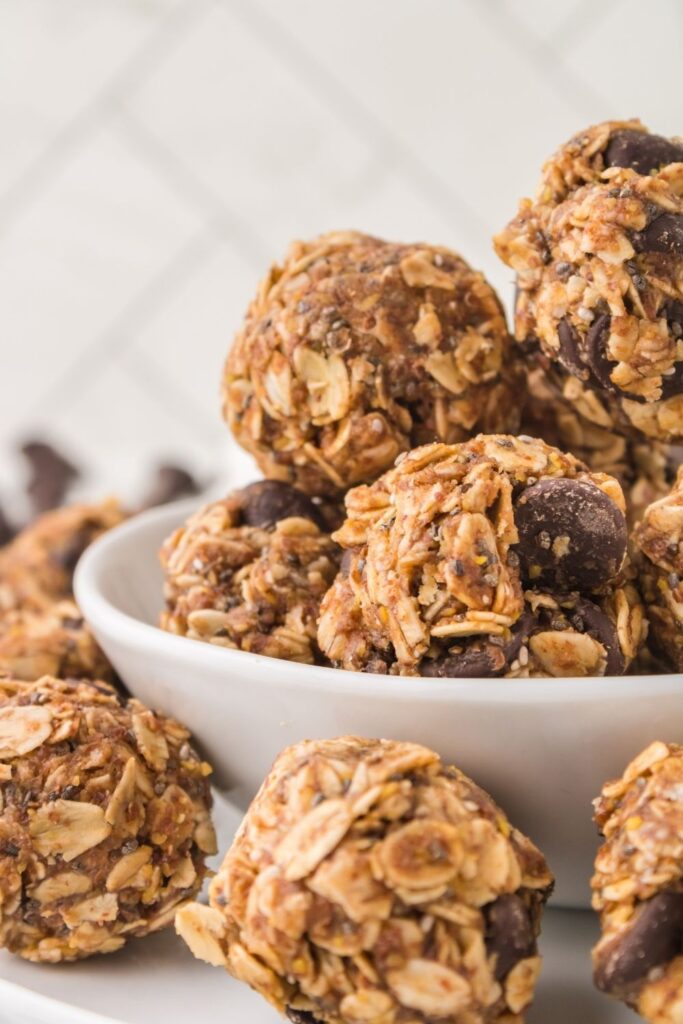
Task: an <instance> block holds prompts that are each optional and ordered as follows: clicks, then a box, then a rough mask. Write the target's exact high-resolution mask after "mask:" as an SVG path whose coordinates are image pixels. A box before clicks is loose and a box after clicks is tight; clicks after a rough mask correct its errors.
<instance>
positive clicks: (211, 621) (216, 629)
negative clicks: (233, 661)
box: [161, 480, 341, 663]
mask: <svg viewBox="0 0 683 1024" xmlns="http://www.w3.org/2000/svg"><path fill="white" fill-rule="evenodd" d="M340 557H341V552H340V550H339V548H338V547H337V545H336V544H335V543H334V542H333V541H332V540H331V538H330V536H329V534H328V533H327V532H326V531H325V515H324V511H323V510H322V509H321V508H320V507H319V506H318V505H315V504H314V503H313V501H312V500H311V499H310V498H309V497H308V495H306V494H304V493H303V491H300V490H298V489H297V488H295V487H292V486H290V485H289V484H286V483H282V482H281V481H277V480H262V481H259V482H257V483H254V484H250V485H249V486H248V487H245V488H243V489H242V490H240V491H235V492H234V493H233V494H231V495H230V496H229V497H227V498H224V499H222V500H220V501H215V502H212V503H211V504H210V505H206V506H205V507H204V508H202V509H200V510H199V512H197V513H196V514H195V515H193V516H192V517H191V518H190V519H189V520H188V521H187V523H186V524H185V525H184V526H182V527H180V529H178V530H176V531H175V533H173V534H172V535H171V536H170V537H169V538H168V540H167V541H166V542H165V543H164V545H163V547H162V549H161V563H162V566H163V569H164V575H165V591H164V593H165V597H166V610H165V611H164V612H162V615H161V626H162V628H163V629H166V630H168V631H169V632H172V633H177V634H180V635H182V636H188V637H191V638H193V639H195V640H204V641H206V642H208V643H212V644H217V645H219V646H223V647H231V648H238V649H240V650H243V651H252V652H254V653H256V654H264V655H267V656H269V657H272V658H283V659H286V660H290V661H299V662H309V663H310V662H313V661H316V660H320V652H319V650H318V647H317V643H316V623H317V619H318V613H319V610H320V601H321V600H322V597H323V595H324V594H325V592H326V591H327V589H328V587H329V586H330V584H331V583H332V580H333V579H334V577H335V574H336V572H337V568H338V566H339V560H340Z"/></svg>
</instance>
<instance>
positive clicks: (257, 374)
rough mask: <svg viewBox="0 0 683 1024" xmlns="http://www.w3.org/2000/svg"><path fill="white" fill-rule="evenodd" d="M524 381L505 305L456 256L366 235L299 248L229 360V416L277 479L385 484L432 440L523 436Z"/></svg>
mask: <svg viewBox="0 0 683 1024" xmlns="http://www.w3.org/2000/svg"><path fill="white" fill-rule="evenodd" d="M523 397H524V377H523V374H522V373H521V371H520V368H519V364H518V361H517V356H516V355H515V353H514V346H513V345H512V342H511V339H510V337H509V335H508V331H507V327H506V323H505V316H504V313H503V310H502V307H501V305H500V301H499V299H498V297H497V295H496V294H495V292H494V291H493V289H492V288H491V286H490V285H489V284H488V282H487V281H486V279H485V278H484V277H483V275H482V274H480V273H478V272H477V271H474V270H472V269H471V267H469V266H468V264H467V263H465V261H464V260H463V259H462V258H461V257H460V256H458V255H457V254H456V253H453V252H450V251H449V250H448V249H444V248H438V247H434V246H429V245H424V244H417V245H397V244H394V243H390V242H384V241H381V240H380V239H377V238H371V237H369V236H367V235H361V234H358V233H356V232H343V233H336V234H328V235H323V236H322V237H320V238H317V239H314V240H313V241H312V242H308V243H304V242H296V243H294V245H292V247H291V248H290V250H289V253H288V254H287V258H286V260H285V263H284V265H283V266H281V267H280V266H276V267H274V268H273V269H272V270H271V272H270V274H269V275H268V277H267V278H266V280H265V281H264V282H263V284H262V286H261V288H260V291H259V293H258V295H257V296H256V298H255V299H254V301H253V302H252V304H251V306H250V308H249V311H248V313H247V318H246V322H245V324H244V327H243V328H242V330H241V331H240V332H239V333H238V335H237V337H236V339H235V341H234V344H233V347H232V350H231V352H230V354H229V356H228V360H227V363H226V367H225V375H224V379H223V398H224V413H225V418H226V420H227V421H228V423H229V425H230V427H231V429H232V431H233V433H234V435H235V437H236V438H237V440H238V441H239V443H240V444H241V445H242V446H243V447H244V448H246V449H247V450H248V451H249V452H251V453H252V455H254V457H255V458H256V461H257V462H258V464H259V466H260V468H261V470H262V471H263V472H264V473H265V475H266V476H268V477H272V478H274V479H278V480H285V481H289V482H291V483H295V484H297V485H298V486H299V487H301V488H302V489H303V490H305V491H307V492H308V493H310V494H336V493H339V492H342V491H344V490H345V489H346V488H347V487H349V486H351V485H353V484H358V483H361V482H364V481H368V482H369V481H371V480H374V479H375V478H376V477H377V476H379V475H380V473H383V472H384V471H385V470H386V469H388V468H389V467H390V466H391V464H392V463H393V461H394V459H395V458H396V456H397V455H398V454H399V453H400V452H403V451H406V450H407V449H409V448H411V447H413V446H414V445H416V444H421V443H423V442H425V441H431V440H436V439H437V438H440V439H441V440H444V441H448V442H454V441H461V440H464V439H465V438H467V437H470V436H471V435H472V434H474V433H477V432H478V431H479V430H516V429H517V427H518V425H519V415H520V408H521V405H522V404H523Z"/></svg>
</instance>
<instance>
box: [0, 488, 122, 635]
mask: <svg viewBox="0 0 683 1024" xmlns="http://www.w3.org/2000/svg"><path fill="white" fill-rule="evenodd" d="M124 518H125V513H124V511H123V509H122V508H121V506H120V505H119V504H118V502H117V501H114V500H113V499H108V500H107V501H103V502H101V503H100V504H97V505H70V506H67V507H65V508H60V509H56V510H55V511H53V512H47V513H46V514H45V515H43V516H41V517H40V518H39V519H37V520H36V522H35V523H33V524H32V525H31V526H28V527H26V529H25V530H23V531H22V532H21V533H20V534H19V535H18V536H17V537H15V538H14V540H13V541H12V542H11V543H10V544H8V545H7V546H6V547H4V548H2V549H1V550H0V617H2V615H3V614H5V613H7V612H9V611H14V610H16V609H22V610H25V611H37V612H42V611H45V610H47V609H48V608H49V607H50V605H52V604H53V603H54V602H55V601H61V600H63V599H65V598H70V597H72V583H73V574H74V570H75V568H76V563H77V562H78V559H79V558H80V557H81V555H82V554H83V552H84V551H85V549H86V548H87V547H88V545H89V544H91V543H92V542H93V541H94V540H96V539H97V538H98V537H99V536H100V535H101V534H103V533H104V532H105V531H106V530H109V529H111V528H112V527H113V526H117V525H118V524H119V523H120V522H122V521H123V519H124Z"/></svg>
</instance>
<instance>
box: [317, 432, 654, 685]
mask: <svg viewBox="0 0 683 1024" xmlns="http://www.w3.org/2000/svg"><path fill="white" fill-rule="evenodd" d="M346 509H347V520H346V522H345V524H344V526H343V527H342V528H341V529H340V530H338V531H337V532H336V533H335V534H334V538H335V539H336V540H337V541H338V542H339V543H340V544H341V545H342V546H343V547H344V548H345V549H346V551H345V554H344V559H343V561H342V569H341V572H340V573H339V575H338V577H337V579H336V580H335V583H334V584H333V586H332V587H331V588H330V590H329V591H328V593H327V595H326V596H325V599H324V601H323V604H322V608H321V616H320V624H319V629H318V641H319V643H320V647H321V650H322V651H323V652H324V653H325V654H326V655H327V657H328V658H330V660H331V661H332V662H333V663H335V664H337V665H339V666H341V667H343V668H347V669H356V670H360V671H366V672H391V673H398V674H401V675H413V676H415V675H423V676H447V677H478V676H546V675H551V676H591V675H620V674H621V673H623V672H624V671H625V670H626V668H627V667H628V665H629V663H630V662H631V660H632V659H633V658H634V656H635V654H636V653H637V650H638V647H639V646H640V643H641V640H642V634H643V632H644V626H643V613H642V607H641V604H640V600H639V597H638V595H637V592H636V590H635V587H634V586H633V585H632V584H631V583H630V582H629V581H628V578H627V576H628V572H629V571H630V567H629V565H628V561H627V555H626V546H627V540H628V532H627V528H626V520H625V516H624V498H623V494H622V491H621V488H620V486H619V484H618V483H617V481H616V480H615V479H613V478H612V477H610V476H607V475H606V474H604V473H590V472H589V471H588V470H587V469H586V467H585V466H584V465H583V464H582V463H580V462H579V461H578V460H577V459H575V458H574V457H573V456H571V455H565V454H563V453H562V452H560V451H559V450H558V449H556V448H551V447H550V446H549V445H547V444H545V443H544V442H543V441H540V440H534V439H532V438H528V437H510V436H504V435H492V436H486V435H482V436H481V437H478V438H475V439H474V440H472V441H468V442H466V443H463V444H459V445H443V444H432V445H425V446H424V447H422V448H417V449H415V450H414V451H412V452H410V453H409V454H408V455H406V456H405V457H404V458H403V459H402V460H399V462H398V464H397V466H396V467H395V469H393V470H391V471H390V472H389V473H386V474H385V475H384V476H383V477H381V478H380V479H379V480H377V481H376V482H375V483H374V484H372V485H371V486H366V487H357V488H355V489H354V490H352V491H350V492H349V493H348V494H347V496H346Z"/></svg>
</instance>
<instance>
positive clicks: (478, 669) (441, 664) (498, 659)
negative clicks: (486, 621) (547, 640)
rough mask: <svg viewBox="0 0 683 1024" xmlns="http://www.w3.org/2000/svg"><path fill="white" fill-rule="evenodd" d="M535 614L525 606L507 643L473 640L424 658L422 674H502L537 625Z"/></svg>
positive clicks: (474, 676) (455, 676)
mask: <svg viewBox="0 0 683 1024" xmlns="http://www.w3.org/2000/svg"><path fill="white" fill-rule="evenodd" d="M534 622H535V620H534V617H533V615H532V614H531V612H530V611H529V610H528V608H526V609H525V610H524V612H523V613H522V615H521V616H520V617H519V619H518V620H517V622H516V623H515V624H514V626H513V627H512V630H511V636H510V639H509V640H508V641H507V643H503V644H496V643H492V642H490V641H485V640H474V641H472V642H471V643H469V644H465V645H463V646H462V647H460V649H458V650H450V651H446V652H445V653H444V654H442V655H441V656H440V657H436V658H425V659H424V661H423V662H422V664H421V665H420V675H421V676H424V677H425V678H428V679H477V678H485V679H490V678H495V677H496V676H502V675H503V673H504V672H505V671H506V669H507V668H508V667H509V666H510V665H511V664H512V662H513V661H514V660H515V658H516V657H517V655H518V654H519V651H520V648H521V647H522V644H524V643H526V642H527V640H528V639H529V635H530V633H531V631H532V628H533V625H534Z"/></svg>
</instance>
